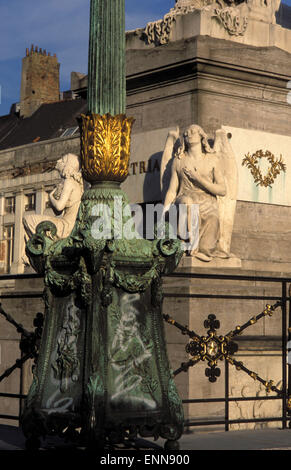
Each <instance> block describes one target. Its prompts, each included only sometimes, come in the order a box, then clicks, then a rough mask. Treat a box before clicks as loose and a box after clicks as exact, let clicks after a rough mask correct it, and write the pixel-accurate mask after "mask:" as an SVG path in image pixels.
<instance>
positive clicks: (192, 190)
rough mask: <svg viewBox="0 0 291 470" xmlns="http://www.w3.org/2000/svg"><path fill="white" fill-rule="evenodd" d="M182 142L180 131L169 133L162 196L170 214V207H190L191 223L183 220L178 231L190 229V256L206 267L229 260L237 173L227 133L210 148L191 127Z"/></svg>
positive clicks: (199, 130)
mask: <svg viewBox="0 0 291 470" xmlns="http://www.w3.org/2000/svg"><path fill="white" fill-rule="evenodd" d="M178 138H179V128H176V129H175V130H173V131H170V132H169V134H168V137H167V140H166V145H165V149H164V152H163V156H162V164H161V191H162V196H163V200H164V205H165V210H168V209H169V208H170V206H171V204H175V205H176V206H179V204H183V205H185V206H186V207H187V212H185V214H184V215H182V217H184V218H185V219H186V220H180V221H179V224H180V225H179V226H180V227H181V226H183V225H184V226H185V224H186V226H187V230H188V235H189V246H190V249H189V250H188V254H189V255H191V256H195V257H196V258H198V259H200V260H202V261H210V260H211V259H213V258H229V257H231V254H230V244H231V236H232V230H233V221H234V215H235V207H236V196H237V187H238V171H237V166H236V161H235V157H234V154H233V151H232V148H231V145H230V143H229V141H228V137H227V135H226V133H225V132H224V131H223V130H217V131H216V138H215V143H214V147H213V148H211V147H210V145H209V143H208V139H207V135H206V134H205V132H204V131H203V129H202V128H201V127H200V126H197V125H191V126H189V127H188V128H187V129H186V131H185V133H184V135H183V141H182V145H180V146H177V142H178ZM175 147H176V148H177V147H178V148H177V151H175ZM173 154H174V156H173ZM193 204H197V205H199V241H198V246H195V241H196V238H197V237H196V234H197V231H196V230H194V232H193V224H194V225H195V220H194V218H193V212H192V211H191V205H193ZM183 212H184V211H183ZM179 217H180V212H179ZM196 245H197V243H196Z"/></svg>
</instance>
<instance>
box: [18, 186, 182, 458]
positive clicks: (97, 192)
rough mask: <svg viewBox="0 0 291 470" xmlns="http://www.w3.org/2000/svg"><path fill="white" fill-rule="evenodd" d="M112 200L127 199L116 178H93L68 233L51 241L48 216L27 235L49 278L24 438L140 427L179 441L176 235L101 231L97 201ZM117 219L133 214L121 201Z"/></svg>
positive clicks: (116, 436) (92, 436)
mask: <svg viewBox="0 0 291 470" xmlns="http://www.w3.org/2000/svg"><path fill="white" fill-rule="evenodd" d="M116 201H119V203H120V202H121V206H122V208H125V207H126V206H127V204H128V201H127V197H126V195H125V194H124V193H123V191H121V189H120V187H119V185H118V184H117V183H110V182H107V183H100V184H96V185H94V186H92V188H91V189H89V190H87V191H86V192H85V193H84V195H83V198H82V201H81V204H80V208H79V214H78V217H77V220H76V224H75V227H74V229H73V231H72V233H71V235H70V237H68V238H67V239H64V240H59V241H53V240H52V236H51V235H52V234H53V233H54V227H53V226H52V224H51V223H49V222H43V223H41V224H40V225H39V226H38V227H37V232H36V235H35V237H34V238H32V239H31V240H30V241H29V243H28V245H27V254H28V256H29V258H30V260H31V263H32V265H33V266H34V268H35V269H36V270H37V271H38V272H40V273H42V274H44V279H45V286H46V287H45V300H46V314H45V325H44V331H43V335H42V341H41V346H40V351H39V358H38V361H37V364H36V368H35V370H34V379H33V383H32V386H31V389H30V392H29V395H28V398H27V400H26V404H25V408H24V410H23V413H22V417H21V426H22V429H23V432H24V434H25V436H26V438H27V443H28V446H29V445H34V446H36V447H37V445H38V439H39V437H41V436H47V435H52V434H58V435H60V436H64V435H67V436H69V437H70V438H71V439H75V444H76V445H80V446H84V447H91V448H98V449H102V448H105V447H106V446H107V445H114V444H118V443H122V442H123V441H124V440H128V439H134V438H135V437H137V436H138V435H139V436H141V437H150V436H153V437H155V438H158V437H162V438H164V439H166V440H167V442H166V445H165V448H167V449H175V448H178V444H177V441H178V439H179V438H180V436H181V434H182V432H183V408H182V402H181V400H180V398H179V396H178V393H177V390H176V386H175V383H174V381H173V376H172V373H171V370H170V365H169V361H168V357H167V351H166V342H165V336H164V325H163V318H162V297H163V296H162V290H161V275H162V274H163V273H167V272H170V271H172V270H173V269H174V268H175V267H176V266H177V264H178V262H179V260H180V258H181V256H182V251H181V248H180V244H179V242H178V241H177V240H167V239H164V240H153V241H149V240H144V239H139V238H138V237H136V238H132V239H125V238H123V237H121V238H119V239H116V238H115V239H114V238H113V237H112V236H110V237H109V238H107V239H98V238H96V233H97V232H96V227H95V226H96V220H98V218H97V216H96V214H97V212H96V207H100V204H106V206H107V207H109V208H111V209H112V211H113V210H114V204H116ZM98 205H99V206H98ZM92 214H93V215H92ZM121 219H122V223H123V224H126V223H127V224H128V223H130V220H131V216H130V215H128V214H127V213H126V210H123V211H122V215H121ZM112 220H113V219H112ZM114 220H115V221H116V217H114ZM119 222H120V220H119ZM94 224H95V225H94ZM114 229H116V227H114V224H113V226H112V232H113V231H114ZM111 235H112V234H111Z"/></svg>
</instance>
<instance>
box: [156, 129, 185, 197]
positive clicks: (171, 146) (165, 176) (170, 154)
mask: <svg viewBox="0 0 291 470" xmlns="http://www.w3.org/2000/svg"><path fill="white" fill-rule="evenodd" d="M171 135H172V137H174V140H173V139H171V137H170V136H171ZM180 145H181V144H180V139H179V128H178V127H176V129H175V131H172V132H170V133H169V134H168V136H167V139H166V144H165V148H164V151H163V155H162V160H161V170H160V171H161V173H160V188H161V194H162V202H164V200H165V196H166V193H167V191H168V189H169V183H170V179H171V174H172V165H173V161H174V158H175V153H176V152H177V150H178V148H179V147H180Z"/></svg>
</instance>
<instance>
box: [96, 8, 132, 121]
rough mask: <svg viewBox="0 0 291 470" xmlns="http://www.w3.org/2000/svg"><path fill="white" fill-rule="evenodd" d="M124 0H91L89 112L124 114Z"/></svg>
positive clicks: (113, 114)
mask: <svg viewBox="0 0 291 470" xmlns="http://www.w3.org/2000/svg"><path fill="white" fill-rule="evenodd" d="M125 98H126V85H125V0H91V14H90V42H89V70H88V113H92V114H101V115H103V114H106V113H110V114H111V115H112V116H116V115H117V114H123V113H125Z"/></svg>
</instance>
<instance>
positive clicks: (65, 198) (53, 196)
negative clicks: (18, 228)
mask: <svg viewBox="0 0 291 470" xmlns="http://www.w3.org/2000/svg"><path fill="white" fill-rule="evenodd" d="M55 169H56V170H57V171H58V172H59V174H60V177H61V181H60V183H59V184H58V185H57V186H56V188H55V189H54V190H53V191H52V192H51V193H50V195H49V199H50V202H51V204H52V207H53V209H54V210H55V211H56V212H58V213H61V215H59V216H57V215H56V216H49V215H40V214H25V215H24V216H23V225H24V228H25V231H26V234H27V235H28V237H29V238H31V237H32V235H34V233H35V229H36V227H37V225H38V224H39V223H40V222H44V221H51V222H53V223H54V225H55V226H56V228H57V233H56V237H57V238H59V239H61V238H66V237H68V236H69V235H70V233H71V231H72V228H73V227H74V224H75V220H76V217H77V212H78V209H79V204H80V200H81V196H82V194H83V178H82V172H81V164H80V159H79V157H78V156H77V155H74V154H71V153H69V154H67V155H64V156H63V157H62V158H60V159H59V160H58V161H57V163H56V166H55ZM24 262H25V258H24Z"/></svg>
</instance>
